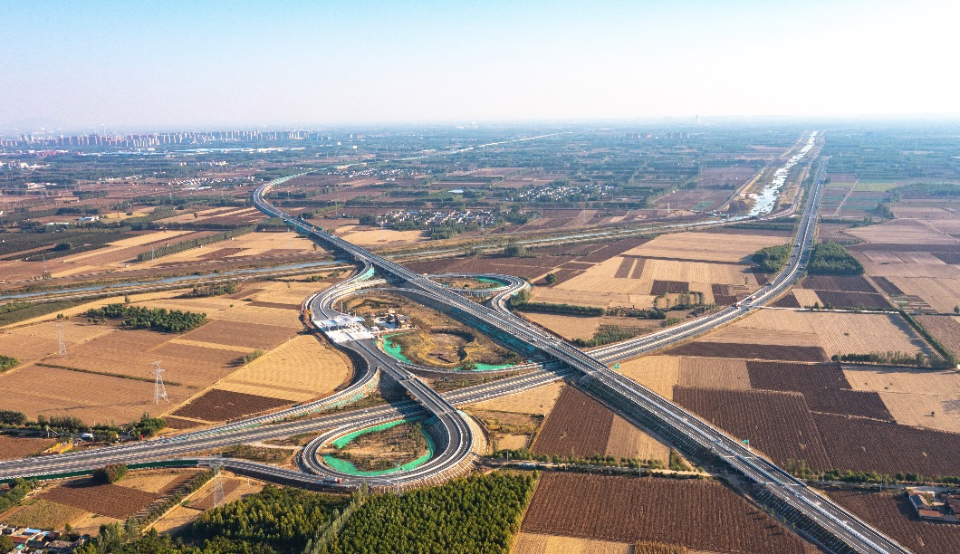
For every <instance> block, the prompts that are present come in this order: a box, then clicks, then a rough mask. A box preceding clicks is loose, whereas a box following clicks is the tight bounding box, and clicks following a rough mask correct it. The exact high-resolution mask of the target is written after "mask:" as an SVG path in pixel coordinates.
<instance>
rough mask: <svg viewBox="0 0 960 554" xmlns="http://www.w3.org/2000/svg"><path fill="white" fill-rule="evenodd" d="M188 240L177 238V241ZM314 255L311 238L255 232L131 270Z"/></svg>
mask: <svg viewBox="0 0 960 554" xmlns="http://www.w3.org/2000/svg"><path fill="white" fill-rule="evenodd" d="M186 238H191V237H185V239H186ZM185 239H178V240H177V241H174V242H180V240H185ZM171 244H172V242H171ZM146 251H147V252H149V251H150V250H149V249H147V250H146ZM314 252H315V248H314V243H313V242H311V241H310V240H309V239H306V238H303V237H301V236H298V235H297V234H296V233H292V232H289V231H286V232H279V233H278V232H253V233H246V234H243V235H239V236H236V237H232V238H230V239H227V240H223V241H220V242H215V243H212V244H207V245H205V246H203V247H201V248H191V249H189V250H184V251H183V252H178V253H176V254H170V255H169V256H163V257H159V258H156V259H154V260H148V261H145V262H140V263H137V264H131V266H130V268H131V269H145V268H159V267H175V266H182V265H186V264H200V265H201V266H202V265H203V264H210V263H212V262H219V261H232V262H248V261H254V260H263V259H268V258H274V259H275V260H276V261H282V260H283V259H284V258H295V257H299V256H300V255H303V254H309V253H314Z"/></svg>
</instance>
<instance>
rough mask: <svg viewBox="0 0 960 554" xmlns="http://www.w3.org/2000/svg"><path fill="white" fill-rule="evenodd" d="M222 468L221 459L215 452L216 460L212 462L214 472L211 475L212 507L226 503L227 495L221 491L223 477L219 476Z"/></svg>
mask: <svg viewBox="0 0 960 554" xmlns="http://www.w3.org/2000/svg"><path fill="white" fill-rule="evenodd" d="M222 469H223V461H222V460H220V455H219V454H217V461H216V462H214V464H213V470H214V471H215V472H216V474H214V476H213V507H214V508H219V507H220V506H223V505H224V503H226V500H227V498H226V497H227V495H226V493H225V492H224V491H223V478H222V477H221V470H222Z"/></svg>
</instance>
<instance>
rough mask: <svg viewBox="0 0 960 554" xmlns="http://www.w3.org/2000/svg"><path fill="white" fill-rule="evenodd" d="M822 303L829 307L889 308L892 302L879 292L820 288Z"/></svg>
mask: <svg viewBox="0 0 960 554" xmlns="http://www.w3.org/2000/svg"><path fill="white" fill-rule="evenodd" d="M817 296H818V297H820V300H821V304H822V305H823V306H826V307H829V308H854V309H866V310H889V309H891V308H890V304H889V303H888V302H887V301H886V300H884V298H883V296H880V295H879V294H875V293H873V294H869V293H862V292H837V291H829V290H818V291H817Z"/></svg>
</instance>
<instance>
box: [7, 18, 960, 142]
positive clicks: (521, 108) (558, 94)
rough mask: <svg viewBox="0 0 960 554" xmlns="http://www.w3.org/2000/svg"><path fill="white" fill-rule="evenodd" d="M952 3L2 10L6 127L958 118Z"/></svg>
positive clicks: (72, 129) (86, 128) (959, 81)
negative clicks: (688, 119) (903, 4)
mask: <svg viewBox="0 0 960 554" xmlns="http://www.w3.org/2000/svg"><path fill="white" fill-rule="evenodd" d="M958 15H960V9H958V8H957V7H955V6H954V5H953V4H952V3H950V2H942V1H923V0H921V1H918V2H913V3H911V4H910V5H909V6H902V5H900V4H898V3H894V2H863V1H840V2H824V1H814V2H809V3H805V4H799V3H782V2H777V3H772V2H758V1H741V2H730V3H723V4H722V5H721V4H719V3H710V2H684V3H679V4H676V3H670V2H646V3H643V4H642V5H640V4H639V3H631V2H608V3H605V4H604V5H603V6H599V7H595V6H593V5H592V4H588V3H578V2H528V3H524V4H522V5H515V4H513V3H507V2H492V3H485V4H484V5H482V6H479V5H474V4H468V3H462V4H460V3H445V2H433V1H422V2H409V3H404V4H402V5H392V4H388V3H383V2H375V3H368V4H362V5H353V4H351V5H342V4H333V3H326V2H324V3H318V4H313V3H300V2H289V3H281V4H278V5H272V4H269V5H265V4H255V3H247V2H240V3H214V2H207V3H202V4H199V5H194V4H193V3H186V2H138V3H124V2H101V1H93V2H86V3H36V2H19V1H8V2H4V3H2V4H0V35H2V36H3V37H4V39H5V41H4V48H3V49H2V50H0V79H2V82H3V86H0V131H4V132H10V131H13V130H19V131H20V132H32V131H38V130H39V129H40V127H45V128H46V129H47V130H51V131H62V132H79V131H82V132H92V131H93V130H95V129H96V130H100V129H102V128H103V126H105V127H106V129H107V130H108V131H111V130H112V131H126V132H131V131H133V130H147V129H152V130H166V129H175V128H184V129H186V128H189V129H200V128H218V127H229V128H253V127H261V126H269V127H271V128H281V127H287V128H289V127H294V126H303V127H306V128H321V127H325V126H327V127H336V126H345V125H363V126H377V125H387V126H393V125H401V124H464V125H466V124H471V123H474V122H475V123H478V124H505V125H509V124H513V123H519V122H540V123H542V122H561V123H571V122H588V121H589V122H603V121H609V122H626V121H631V120H650V119H655V118H693V117H695V116H697V115H700V116H702V117H704V118H707V119H710V118H714V119H724V120H725V119H730V118H752V119H764V118H777V119H797V118H807V119H855V118H867V119H876V118H889V117H899V118H908V119H909V118H922V119H935V118H937V117H942V116H943V117H947V118H950V119H953V118H956V117H957V116H958V115H960V107H958V105H957V102H956V100H955V94H956V93H955V90H956V88H957V85H958V84H960V79H958V77H957V75H956V72H955V71H954V70H953V69H952V67H953V65H954V63H951V62H954V60H953V59H952V57H953V56H955V48H954V47H953V44H952V41H951V36H952V35H951V33H952V28H951V27H952V26H953V24H954V22H955V21H957V20H958V19H960V18H958V17H957V16H958Z"/></svg>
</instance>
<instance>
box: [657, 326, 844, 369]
mask: <svg viewBox="0 0 960 554" xmlns="http://www.w3.org/2000/svg"><path fill="white" fill-rule="evenodd" d="M727 329H729V328H727ZM723 331H724V329H721V330H720V331H719V332H723ZM732 335H734V333H730V334H729V335H727V336H725V337H722V338H723V339H724V340H726V341H727V342H711V341H709V340H700V341H693V342H688V343H685V344H681V345H680V346H675V347H673V348H671V349H669V350H667V353H668V354H671V355H673V356H701V357H705V358H740V359H748V360H776V361H797V362H824V361H826V360H827V355H826V353H825V352H824V351H823V349H822V348H820V347H819V346H784V345H781V344H753V343H746V342H739V341H738V340H737V339H736V338H734V337H733V336H732ZM708 338H710V339H712V338H714V335H710V336H709V337H708ZM753 338H761V339H762V338H763V337H762V336H760V337H753ZM744 340H749V339H747V338H744ZM768 340H771V341H775V340H776V338H775V337H774V338H773V339H768Z"/></svg>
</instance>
